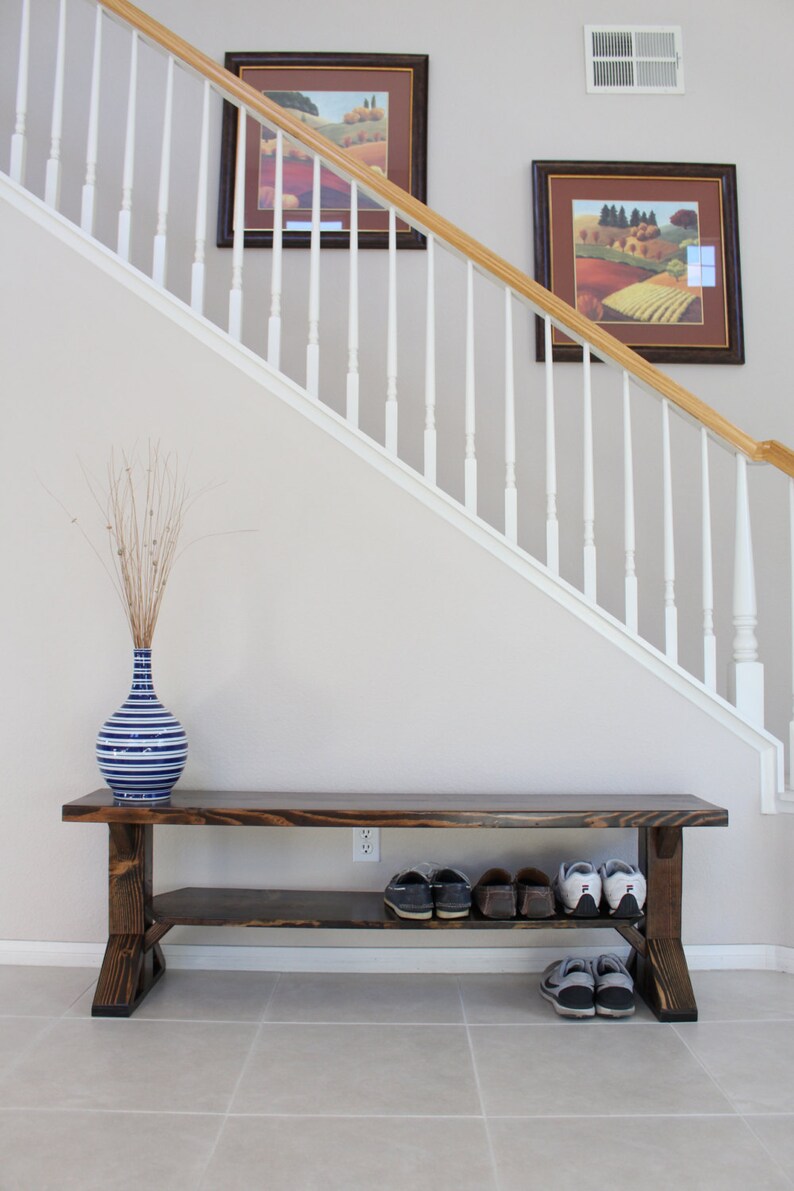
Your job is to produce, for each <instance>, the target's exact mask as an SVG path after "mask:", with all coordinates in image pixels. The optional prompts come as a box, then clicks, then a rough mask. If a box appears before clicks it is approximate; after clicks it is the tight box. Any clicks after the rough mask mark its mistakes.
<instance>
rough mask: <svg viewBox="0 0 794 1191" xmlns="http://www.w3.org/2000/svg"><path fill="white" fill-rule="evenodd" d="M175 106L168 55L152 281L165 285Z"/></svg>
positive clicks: (172, 66)
mask: <svg viewBox="0 0 794 1191" xmlns="http://www.w3.org/2000/svg"><path fill="white" fill-rule="evenodd" d="M173 107H174V59H173V58H172V57H171V55H170V54H169V55H168V68H167V70H166V80H165V106H164V108H163V142H162V146H161V149H160V186H159V190H158V194H157V232H156V233H155V237H154V255H153V260H152V281H154V282H155V283H156V284H157V285H162V286H165V259H166V247H167V239H166V237H167V234H168V191H169V188H170V184H171V113H172V111H173Z"/></svg>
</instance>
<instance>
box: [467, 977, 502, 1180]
mask: <svg viewBox="0 0 794 1191" xmlns="http://www.w3.org/2000/svg"><path fill="white" fill-rule="evenodd" d="M456 983H457V987H458V997H459V998H460V1010H461V1013H462V1014H463V1025H464V1026H465V1028H466V1040H467V1042H468V1044H469V1055H470V1057H471V1065H472V1070H473V1071H474V1086H475V1087H476V1089H477V1098H478V1100H479V1101H480V1112H481V1113H482V1121H483V1127H484V1129H485V1140H486V1143H487V1145H488V1156H489V1158H490V1160H491V1170H492V1172H493V1179H494V1187H495V1189H496V1191H501V1182H500V1179H499V1171H498V1169H497V1166H496V1155H495V1154H494V1148H493V1139H492V1138H491V1126H490V1124H489V1121H488V1117H487V1116H486V1114H485V1101H484V1100H483V1094H482V1086H481V1084H480V1073H479V1071H478V1070H477V1059H476V1058H475V1055H474V1044H473V1042H472V1038H471V1030H470V1029H469V1016H468V1014H467V1012H466V1001H465V999H464V996H463V990H462V988H461V984H460V978H458V980H457V982H456Z"/></svg>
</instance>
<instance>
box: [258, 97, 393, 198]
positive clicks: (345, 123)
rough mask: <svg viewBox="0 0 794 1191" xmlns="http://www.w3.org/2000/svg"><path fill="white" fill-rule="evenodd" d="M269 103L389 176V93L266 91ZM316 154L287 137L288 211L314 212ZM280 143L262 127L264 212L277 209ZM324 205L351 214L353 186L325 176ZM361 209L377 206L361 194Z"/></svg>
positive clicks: (322, 176) (285, 191) (323, 173)
mask: <svg viewBox="0 0 794 1191" xmlns="http://www.w3.org/2000/svg"><path fill="white" fill-rule="evenodd" d="M263 94H264V95H266V96H267V98H268V99H271V100H273V102H274V103H277V104H278V105H279V106H280V107H283V108H285V109H286V110H287V111H289V113H290V115H292V116H296V117H297V118H298V119H299V120H300V121H301V122H302V123H303V124H306V125H307V126H308V127H309V128H312V129H314V130H315V131H316V132H319V133H321V134H322V135H323V136H324V137H327V138H328V140H329V141H332V142H333V144H335V145H336V146H337V147H338V148H340V149H342V150H344V151H345V152H347V153H350V155H351V157H353V158H354V159H355V160H356V161H358V162H359V163H360V164H362V165H368V166H369V167H370V169H372V170H374V171H375V172H376V173H379V174H380V175H381V176H383V177H386V176H387V175H388V160H389V95H388V92H378V91H376V92H374V94H373V93H372V92H370V93H369V94H367V95H362V94H361V93H360V92H352V91H264V92H263ZM312 171H313V159H312V155H311V154H310V153H309V152H308V151H306V150H304V149H302V148H301V147H300V146H299V145H293V144H291V143H290V142H289V141H288V140H287V139H286V138H285V139H284V151H283V186H282V190H283V200H282V201H283V207H284V210H285V212H288V211H290V210H293V211H294V210H305V209H311V205H312ZM275 174H276V139H275V135H274V134H273V133H272V132H271V131H270V130H269V129H267V128H264V127H263V128H262V137H261V142H260V157H259V192H258V206H259V210H260V211H266V210H272V209H273V200H274V197H275ZM320 187H321V196H320V204H321V207H322V209H323V211H326V210H329V209H335V210H350V184H349V183H348V182H345V181H344V180H343V179H341V178H339V177H337V175H336V174H334V173H332V172H331V171H330V170H327V169H323V170H322V171H321V174H320ZM358 204H359V206H361V207H368V206H375V205H376V204H374V203H371V202H370V201H369V200H368V199H367V198H366V197H365V196H364V195H361V194H360V195H359V197H358Z"/></svg>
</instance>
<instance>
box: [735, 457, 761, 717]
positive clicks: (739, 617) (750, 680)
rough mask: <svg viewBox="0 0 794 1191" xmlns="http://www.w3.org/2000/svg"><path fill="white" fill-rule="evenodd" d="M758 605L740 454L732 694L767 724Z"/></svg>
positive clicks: (738, 703)
mask: <svg viewBox="0 0 794 1191" xmlns="http://www.w3.org/2000/svg"><path fill="white" fill-rule="evenodd" d="M757 624H758V607H757V604H756V596H755V568H754V566H753V538H752V532H751V528H750V497H749V493H748V490H747V460H746V458H745V457H744V455H741V454H738V453H737V455H736V553H735V555H734V569H733V626H734V629H735V636H734V639H733V662H732V663H731V666H730V670H729V693H730V697H731V701H732V702H733V703H734V704H735V705H736V708H737V710H738V711H740V712H741V713H742V715H744V716H746V717H747V719H748V720H750V721H752V723H754V724H758V725H759V726H761V727H762V726H763V723H764V667H763V664H762V663H761V662H759V660H758V640H757V638H756V635H755V628H756V625H757Z"/></svg>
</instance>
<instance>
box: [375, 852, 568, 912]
mask: <svg viewBox="0 0 794 1191" xmlns="http://www.w3.org/2000/svg"><path fill="white" fill-rule="evenodd" d="M383 900H384V901H385V903H386V905H387V906H388V907H389V909H391V910H393V911H394V913H395V914H397V915H398V916H399V917H400V918H412V919H418V920H422V919H428V918H432V917H433V914H434V913H435V915H436V918H465V917H466V916H467V915H468V914H469V913H470V911H471V907H472V901H474V903H475V904H476V906H477V909H478V910H479V911H480V913H481V914H482V915H483V917H485V918H515V917H516V914H517V913H518V914H521V915H522V916H523V917H524V918H550V917H551V916H552V915H553V914H554V913H555V907H554V894H553V893H552V891H551V883H550V881H549V878H548V877H547V876H546V874H545V873H542V872H541V871H540V870H539V869H536V868H522V869H521V870H520V871H519V872H517V873H516V875H515V876H512V874H511V873H509V872H508V871H507V870H506V869H503V868H489V869H488V871H487V872H485V873H483V875H482V876H481V877H480V879H479V881H478V882H477V884H476V885H475V886H474V888H473V889H472V885H471V881H470V880H469V878H468V877H467V876H466V874H465V873H462V872H461V871H460V870H459V869H456V868H444V867H442V866H441V865H438V864H434V863H433V862H432V861H428V860H424V861H422V862H421V863H420V864H416V865H414V866H413V867H412V868H408V869H404V870H403V871H402V872H399V873H397V874H396V875H395V876H394V877H392V879H391V881H390V882H389V884H388V885H387V886H386V889H385V891H384V894H383Z"/></svg>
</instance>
